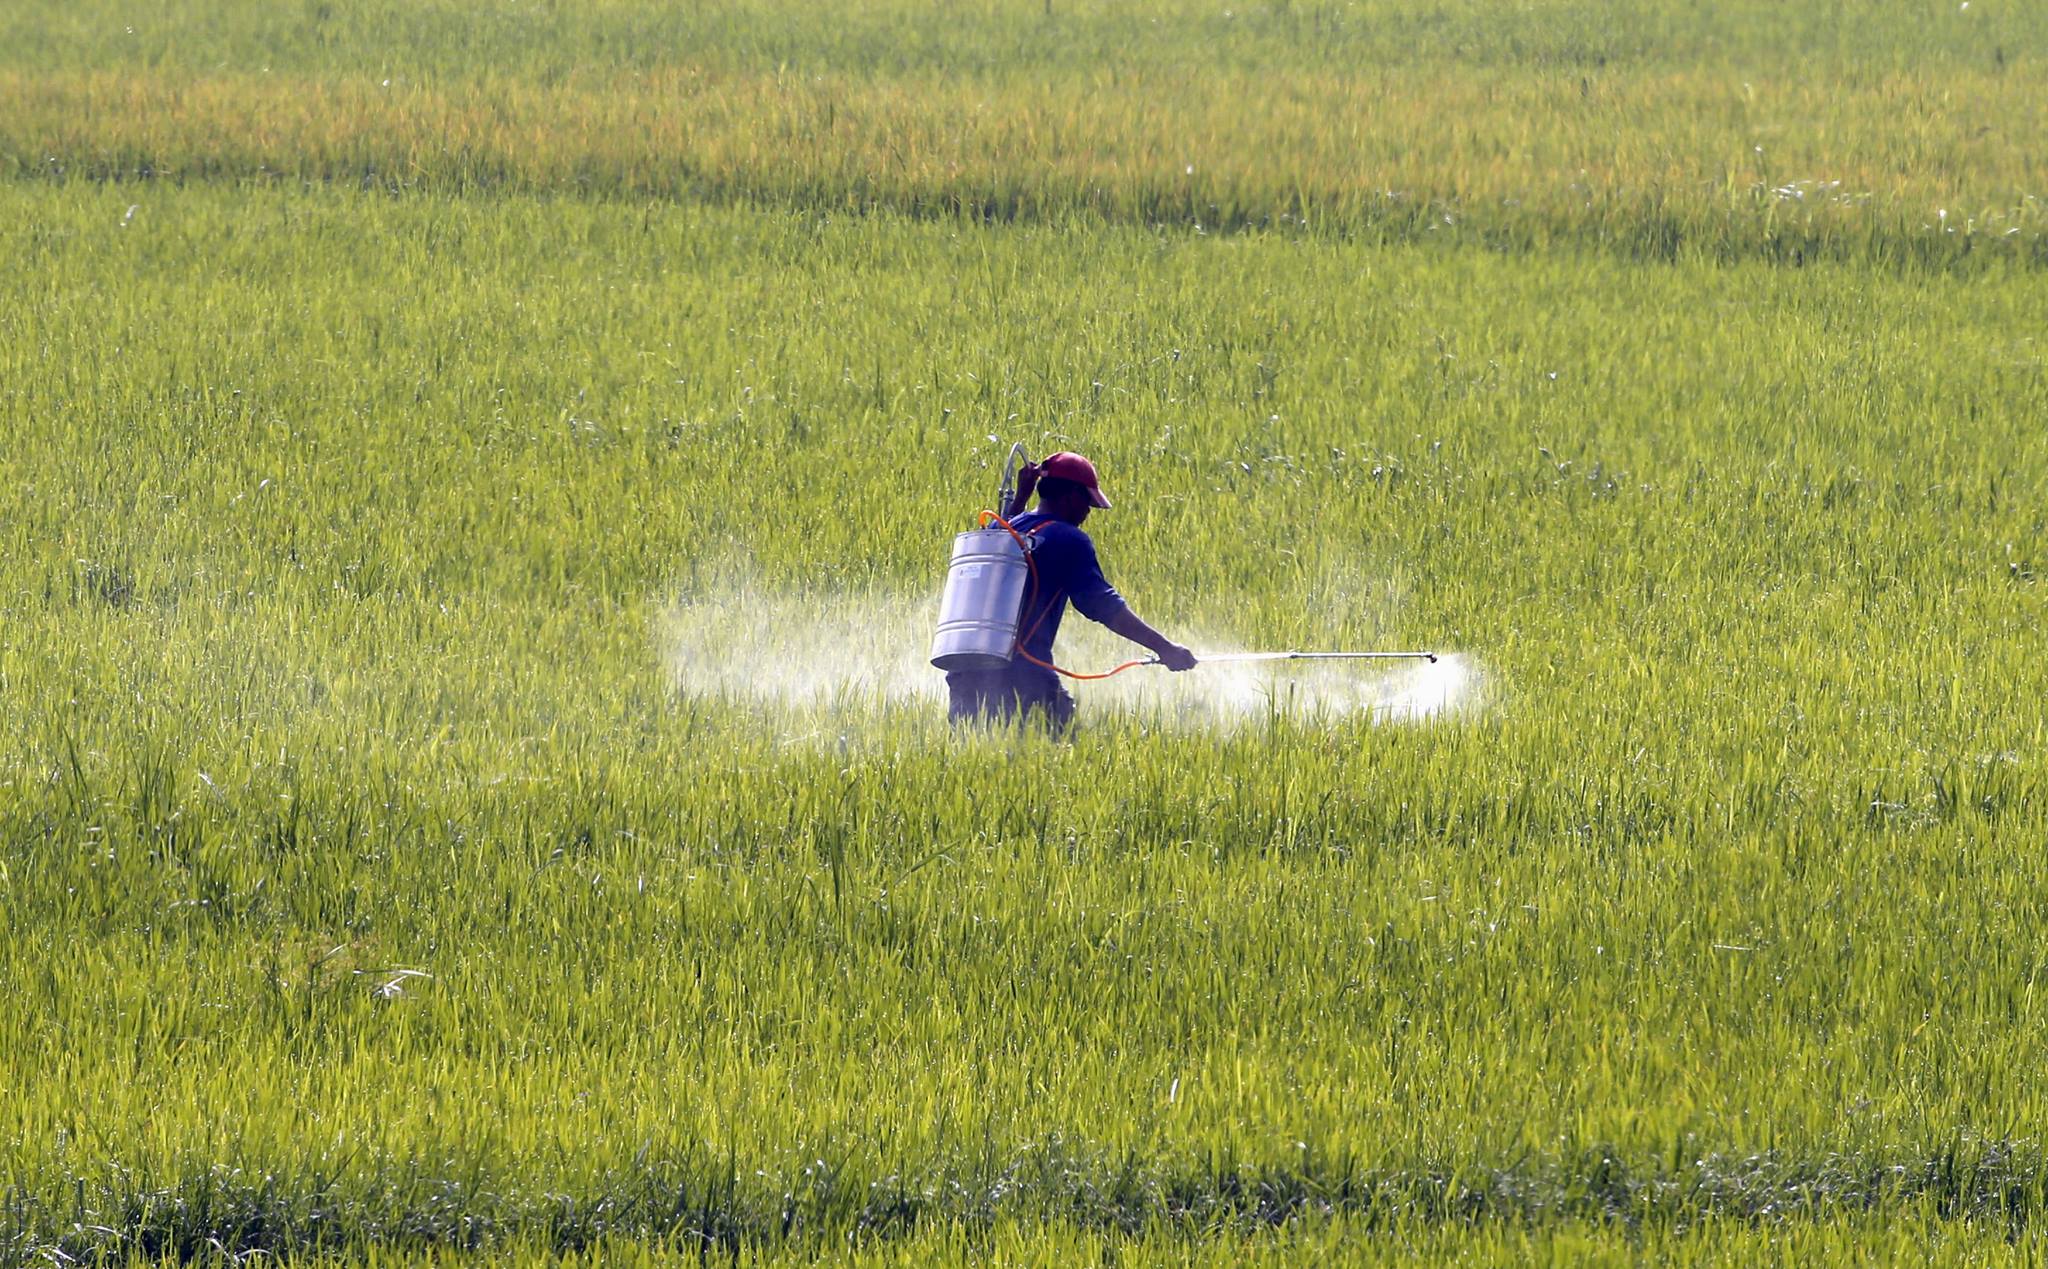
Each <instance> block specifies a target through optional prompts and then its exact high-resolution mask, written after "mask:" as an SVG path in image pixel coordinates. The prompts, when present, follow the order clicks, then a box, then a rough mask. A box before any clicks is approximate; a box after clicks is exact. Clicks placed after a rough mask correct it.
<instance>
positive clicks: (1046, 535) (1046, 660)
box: [946, 453, 1196, 731]
mask: <svg viewBox="0 0 2048 1269" xmlns="http://www.w3.org/2000/svg"><path fill="white" fill-rule="evenodd" d="M1034 492H1036V493H1037V495H1038V508H1037V509H1036V510H1034V511H1026V510H1024V508H1025V506H1026V505H1027V504H1028V503H1029V501H1030V499H1031V495H1032V494H1033V493H1034ZM1108 506H1109V499H1108V498H1105V497H1103V495H1102V488H1101V484H1100V482H1099V481H1098V479H1097V477H1096V474H1095V464H1093V463H1091V462H1089V461H1088V460H1087V459H1086V458H1083V457H1082V456H1081V455H1079V454H1071V453H1059V454H1052V455H1049V456H1048V457H1047V458H1046V459H1045V460H1044V461H1043V462H1039V463H1027V464H1025V465H1024V467H1023V468H1022V469H1021V470H1019V471H1018V473H1017V489H1016V494H1015V496H1014V497H1012V498H1011V499H1010V500H1009V501H1008V503H1007V504H1006V505H1004V507H1003V508H1002V515H1001V520H1002V521H1003V522H1004V523H1006V524H1007V525H1008V527H1009V529H1010V530H1011V531H1012V532H1013V533H1014V534H1015V535H1016V536H1017V537H1018V538H1020V539H1022V540H1023V543H1024V545H1025V547H1026V548H1027V549H1028V551H1029V553H1030V563H1031V569H1032V573H1033V577H1034V583H1035V584H1034V585H1033V586H1032V588H1031V590H1030V591H1029V592H1028V593H1027V594H1026V595H1025V597H1024V602H1023V606H1022V609H1021V612H1020V613H1019V618H1018V625H1017V638H1016V656H1015V658H1014V659H1012V660H1011V661H1010V662H1009V663H1008V664H1006V665H1002V666H1000V667H991V668H973V669H952V670H948V672H947V674H946V688H947V691H948V693H949V694H950V696H951V698H952V710H951V712H952V717H953V719H954V721H955V722H962V721H966V720H970V719H976V718H1003V719H1008V718H1016V717H1020V716H1023V715H1027V714H1029V713H1031V712H1032V711H1034V710H1037V711H1043V714H1044V717H1045V720H1046V721H1047V722H1048V723H1049V724H1050V725H1051V726H1052V727H1053V728H1054V729H1055V730H1059V731H1064V730H1065V729H1066V728H1067V727H1068V726H1069V725H1070V724H1071V723H1072V721H1073V717H1074V698H1073V696H1072V695H1071V694H1070V693H1069V692H1068V691H1067V690H1066V688H1065V687H1063V686H1062V685H1061V684H1060V680H1059V672H1058V671H1056V670H1055V669H1054V668H1053V665H1054V660H1053V640H1054V639H1056V638H1057V637H1058V635H1059V630H1060V618H1061V617H1062V616H1064V615H1065V614H1066V610H1067V604H1068V602H1069V601H1071V602H1072V603H1073V605H1074V607H1075V608H1077V609H1079V610H1080V612H1081V615H1082V616H1084V617H1087V618H1089V619H1090V620H1091V621H1096V622H1100V623H1101V624H1102V625H1104V626H1107V627H1109V629H1111V630H1112V631H1115V632H1116V633H1117V634H1120V635H1122V636H1123V637H1124V638H1126V639H1129V640H1130V641H1131V642H1132V643H1135V644H1137V645H1139V646H1140V647H1142V648H1145V649H1147V650H1148V651H1150V652H1151V653H1152V654H1153V655H1154V656H1155V657H1157V658H1158V659H1159V663H1160V664H1161V665H1164V666H1165V667H1166V668H1168V669H1170V670H1191V669H1193V668H1194V667H1195V664H1196V658H1195V654H1194V653H1192V652H1190V651H1188V650H1187V649H1186V648H1184V647H1182V646H1181V645H1180V644H1178V643H1175V642H1174V641H1173V640H1171V639H1169V638H1167V637H1166V636H1165V635H1163V634H1161V633H1159V632H1158V631H1157V630H1154V629H1153V628H1152V627H1151V626H1149V625H1147V624H1146V623H1145V622H1144V621H1143V620H1141V619H1140V618H1139V617H1138V615H1137V614H1136V613H1134V612H1132V611H1131V608H1130V605H1128V604H1126V603H1125V602H1124V599H1123V596H1121V595H1119V594H1117V592H1116V588H1115V587H1113V586H1111V585H1110V584H1109V582H1108V580H1107V579H1106V578H1104V577H1103V575H1102V567H1101V565H1100V564H1099V563H1098V562H1097V560H1096V557H1095V543H1094V542H1093V541H1092V540H1091V539H1090V538H1089V537H1088V535H1087V534H1086V533H1085V532H1083V531H1082V529H1081V525H1082V523H1083V522H1084V521H1086V520H1087V519H1088V516H1089V513H1090V512H1092V511H1094V510H1095V509H1096V508H1098V507H1101V508H1107V507H1108Z"/></svg>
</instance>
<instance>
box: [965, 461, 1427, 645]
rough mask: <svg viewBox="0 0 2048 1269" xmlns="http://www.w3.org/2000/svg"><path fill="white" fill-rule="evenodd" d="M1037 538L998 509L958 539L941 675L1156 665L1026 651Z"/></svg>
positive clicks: (1008, 495)
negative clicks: (1076, 662) (1076, 664)
mask: <svg viewBox="0 0 2048 1269" xmlns="http://www.w3.org/2000/svg"><path fill="white" fill-rule="evenodd" d="M1028 461H1029V459H1028V458H1027V457H1026V454H1025V450H1024V444H1023V442H1021V441H1019V442H1018V443H1017V444H1015V445H1012V446H1011V447H1010V457H1009V459H1008V461H1006V462H1005V463H1004V464H1003V479H1002V484H1001V485H1000V486H999V487H998V489H997V492H996V505H997V506H998V507H1001V508H1003V509H1004V510H1006V511H1007V510H1008V509H1009V507H1010V505H1011V503H1012V502H1013V501H1014V500H1015V499H1016V496H1017V473H1018V472H1019V471H1020V470H1021V469H1022V467H1023V466H1024V464H1025V463H1026V462H1028ZM1036 545H1037V543H1036V540H1035V539H1034V538H1033V536H1032V533H1031V531H1030V530H1028V529H1027V530H1024V531H1022V532H1020V531H1018V530H1017V529H1015V528H1013V527H1012V526H1011V524H1010V522H1009V521H1008V520H1007V519H1005V518H1004V517H1003V516H1002V515H1001V514H998V513H997V512H994V511H984V512H982V513H981V515H980V517H979V519H978V521H977V523H976V527H974V528H972V529H969V530H968V531H967V532H965V533H962V534H959V535H958V536H956V537H955V538H954V539H953V559H952V562H951V563H950V564H949V565H948V566H947V569H946V589H945V592H944V594H943V595H942V596H941V597H940V599H939V625H938V629H937V631H936V632H934V634H933V636H932V651H931V662H932V664H933V665H935V666H937V667H938V668H939V669H941V670H949V671H950V670H999V669H1002V668H1003V667H1004V666H1006V665H1008V664H1010V662H1011V661H1012V660H1014V659H1016V658H1017V657H1022V658H1024V659H1025V660H1026V661H1029V662H1031V663H1032V664H1034V665H1037V666H1041V667H1043V668H1044V669H1048V670H1052V671H1054V672H1055V673H1058V674H1063V675H1065V676H1066V677H1068V678H1070V679H1106V678H1108V677H1110V676H1111V675H1113V674H1122V673H1123V672H1124V671H1125V670H1129V669H1134V668H1136V667H1138V666H1141V665H1158V664H1159V663H1160V662H1159V658H1158V657H1142V658H1139V659H1138V660H1135V661H1126V662H1124V663H1123V664H1122V665H1119V666H1116V667H1114V668H1113V669H1110V670H1106V671H1104V672H1102V673H1100V674H1082V673H1079V672H1077V671H1074V670H1069V669H1066V668H1064V667H1062V666H1057V665H1054V664H1052V663H1051V662H1050V661H1041V660H1039V659H1038V658H1037V657H1035V656H1032V655H1031V654H1030V653H1029V652H1026V651H1025V650H1024V640H1025V639H1027V638H1029V637H1030V634H1031V632H1030V631H1023V632H1021V633H1020V632H1019V629H1018V627H1019V626H1020V625H1021V624H1022V622H1023V618H1024V614H1025V612H1026V611H1028V610H1029V609H1030V608H1032V607H1034V606H1036V605H1035V602H1033V601H1035V600H1036V599H1037V597H1038V569H1037V567H1036V565H1035V563H1034V562H1033V560H1032V558H1031V553H1032V550H1033V549H1034V548H1035V547H1036ZM1436 659H1437V654H1436V653H1434V652H1217V653H1198V654H1197V656H1196V660H1197V662H1198V663H1199V664H1202V665H1218V664H1241V663H1246V662H1263V661H1427V662H1430V663H1432V664H1434V663H1435V661H1436Z"/></svg>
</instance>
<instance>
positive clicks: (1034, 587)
mask: <svg viewBox="0 0 2048 1269" xmlns="http://www.w3.org/2000/svg"><path fill="white" fill-rule="evenodd" d="M991 524H999V525H1001V526H1003V532H1005V533H1007V534H1009V535H1010V536H1011V537H1013V538H1015V539H1016V540H1017V548H1018V549H1019V550H1021V551H1023V552H1024V567H1025V568H1027V569H1029V570H1030V572H1031V595H1030V597H1029V598H1028V599H1026V600H1025V601H1024V608H1025V610H1026V611H1029V610H1030V608H1031V606H1032V605H1033V604H1035V603H1037V602H1038V589H1039V588H1038V561H1037V560H1034V559H1032V558H1031V546H1030V544H1029V543H1027V542H1026V541H1025V540H1024V535H1023V534H1021V533H1019V532H1017V530H1016V529H1014V528H1012V527H1011V526H1010V522H1009V521H1008V520H1005V519H1003V518H1002V517H1001V516H999V515H997V514H996V513H995V512H993V511H984V512H982V513H981V527H982V528H984V529H986V528H987V527H988V526H989V525H991ZM1051 611H1052V605H1051V604H1047V605H1046V606H1045V607H1044V608H1043V609H1041V610H1040V611H1039V614H1038V620H1036V621H1034V622H1032V623H1031V629H1029V630H1026V631H1023V632H1021V633H1019V634H1018V636H1017V655H1018V656H1020V657H1023V658H1024V659H1025V660H1026V661H1029V662H1030V663H1031V664H1033V665H1035V666H1038V667H1040V668H1042V669H1047V670H1051V671H1052V672H1053V673H1055V674H1064V675H1066V676H1067V677H1068V678H1070V679H1076V680H1079V681H1082V682H1088V681H1092V680H1095V679H1106V678H1111V677H1114V676H1115V675H1118V674H1122V673H1123V672H1124V671H1125V670H1134V669H1136V668H1137V667H1139V666H1141V665H1155V664H1157V663H1158V658H1156V657H1140V658H1138V659H1137V660H1135V661H1126V662H1124V663H1123V664H1122V665H1119V666H1117V667H1116V668H1115V669H1112V670H1104V671H1103V672H1102V673H1100V674H1083V673H1081V672H1080V671H1078V670H1069V669H1066V668H1064V667H1062V666H1057V665H1054V664H1053V663H1052V662H1050V661H1041V660H1039V659H1038V658H1037V657H1035V656H1032V655H1031V654H1030V653H1029V652H1026V651H1025V650H1024V641H1025V640H1026V639H1029V638H1030V637H1031V636H1032V635H1035V634H1037V633H1038V628H1039V627H1040V626H1042V625H1044V624H1045V618H1046V614H1048V613H1050V612H1051Z"/></svg>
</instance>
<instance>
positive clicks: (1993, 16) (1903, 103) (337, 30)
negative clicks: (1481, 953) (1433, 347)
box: [0, 3, 2048, 267]
mask: <svg viewBox="0 0 2048 1269" xmlns="http://www.w3.org/2000/svg"><path fill="white" fill-rule="evenodd" d="M1863 8H1864V7H1842V8H1831V7H1829V6H1746V7H1741V8H1739V9H1729V8H1728V7H1726V6H1717V7H1716V9H1715V11H1714V13H1713V14H1712V15H1710V16H1702V15H1698V14H1687V13H1685V12H1683V11H1680V10H1678V9H1677V8H1675V7H1671V8H1667V7H1664V6H1656V5H1630V6H1590V7H1589V6H1556V5H1546V6H1524V7H1518V8H1515V9H1513V10H1508V11H1503V10H1502V9H1501V8H1500V7H1499V6H1492V5H1484V6H1481V5H1454V6H1449V7H1447V8H1446V9H1444V10H1441V11H1437V12H1436V13H1434V14H1432V15H1422V14H1418V13H1415V12H1410V11H1408V9H1407V8H1406V7H1403V8H1400V9H1395V8H1393V7H1391V6H1379V5H1373V6H1365V7H1363V8H1361V7H1360V6H1355V5H1353V6H1306V7H1299V8H1297V7H1294V6H1277V7H1275V6H1254V7H1253V8H1251V9H1247V10H1245V11H1244V12H1242V13H1238V12H1236V11H1231V12H1229V13H1223V12H1221V11H1215V10H1210V9H1208V8H1202V9H1191V8H1187V7H1185V6H1177V5H1155V6H1150V7H1146V6H1139V7H1136V8H1133V9H1130V10H1128V11H1126V10H1124V9H1122V8H1121V7H1119V8H1118V9H1115V10H1096V9H1093V8H1090V9H1084V10H1080V11H1077V12H1076V13H1075V14H1072V15H1061V14H1059V13H1058V12H1055V14H1054V15H1053V16H1051V17H1047V16H1046V15H1044V14H1043V13H1041V12H1040V11H1039V8H1038V6H1035V5H1003V6H990V7H989V8H987V9H986V10H984V11H982V12H979V13H962V14H959V15H954V16H953V17H951V18H950V19H949V20H948V21H946V22H939V23H934V22H930V21H925V20H923V19H921V18H919V17H918V16H917V15H916V13H915V11H914V10H912V9H909V8H905V7H903V6H901V5H897V4H894V3H889V4H867V5H855V6H852V7H851V8H850V9H848V10H846V12H845V13H843V14H836V15H835V18H834V20H832V21H819V20H817V19H816V18H815V16H814V15H809V14H808V13H805V12H799V11H796V10H784V9H780V8H776V7H773V6H771V7H769V8H766V9H746V10H734V9H728V8H723V7H720V6H704V7H699V6H687V7H674V8H669V7H652V6H641V5H621V6H613V7H609V8H603V9H599V10H597V11H594V12H585V11H584V10H582V9H581V8H579V9H578V10H577V11H576V13H575V14H574V15H573V16H572V15H570V14H569V13H568V12H567V11H556V10H553V9H550V8H545V7H534V8H531V9H527V10H520V9H517V8H516V7H515V8H508V9H505V10H503V11H489V12H477V11H471V10H470V9H468V8H460V9H456V8H449V7H446V6H412V5H407V6H399V7H397V8H395V9H385V8H380V7H377V6H359V7H351V8H349V9H347V10H346V11H344V12H341V13H336V12H333V11H331V10H329V9H328V8H327V7H326V6H312V7H309V8H307V9H305V10H304V11H297V10H292V9H290V8H280V9H272V8H269V7H265V8H263V9H262V10H260V11H259V10H253V9H238V8H234V7H232V6H231V7H229V8H228V9H226V10H219V11H216V10H215V9H214V8H212V7H209V8H208V9H207V10H206V11H204V12H196V11H195V12H186V11H181V10H165V11H163V12H154V11H153V12H152V14H151V15H150V16H149V17H146V18H140V19H138V18H132V17H124V16H123V14H124V13H125V11H121V10H116V9H113V8H108V9H105V10H100V9H97V8H94V7H90V6H89V7H88V9H87V11H86V12H87V14H89V15H90V16H67V17H64V18H58V17H56V16H54V15H53V14H51V13H49V12H47V11H36V10H34V9H33V8H32V9H31V11H30V16H29V17H26V18H18V19H17V20H16V21H17V26H18V28H19V30H20V35H19V38H18V47H19V48H20V49H21V50H22V51H20V52H17V53H16V54H15V55H13V56H10V57H5V58H4V59H0V100H5V101H7V102H8V103H9V105H8V107H7V109H6V110H4V111H0V169H4V170H6V171H9V172H11V173H12V174H13V175H15V176H16V177H17V178H19V177H24V176H28V177H40V178H53V179H77V178H86V179H93V180H122V181H134V180H171V181H178V182H190V181H196V180H230V181H249V180H255V181H266V182H282V183H287V184H300V183H305V182H314V183H321V184H328V183H339V184H344V185H349V186H357V185H361V186H366V187H371V188H378V189H390V190H416V191H437V192H444V193H471V192H475V191H479V190H502V189H509V190H514V191H523V192H548V193H568V194H575V195H578V196H595V197H608V198H621V199H627V200H642V199H648V198H656V199H664V200H677V199H681V200H689V201H701V200H707V199H708V200H713V201H721V202H732V203H740V204H745V205H757V206H772V207H785V208H787V207H797V208H806V209H812V210H816V211H820V212H827V213H847V212H852V213H866V212H871V211H874V210H877V209H888V210H895V211H899V212H905V213H910V214H914V215H920V216H936V217H943V218H947V219H954V218H965V219H970V220H997V221H1019V220H1021V221H1031V222H1054V221H1059V220H1063V219H1070V218H1076V217H1079V218H1083V219H1086V220H1109V221H1114V222H1120V223H1132V224H1140V225H1155V224H1170V225H1175V226H1182V227H1194V226H1199V227H1201V228H1203V229H1205V230H1212V231H1213V230H1218V229H1222V230H1229V229H1239V228H1244V227H1247V226H1292V227H1296V228H1301V227H1306V228H1308V229H1309V230H1310V231H1312V232H1321V233H1327V234H1338V235H1344V236H1350V237H1361V238H1365V239H1368V240H1372V241H1384V240H1411V239H1419V238H1447V239H1455V240H1459V241H1468V242H1476V243H1481V244H1484V245H1487V246H1490V247H1493V248H1496V249H1499V250H1504V251H1509V252H1525V251H1531V250H1542V249H1547V248H1550V247H1553V246H1558V245H1571V244H1582V245H1583V244H1597V245H1601V246H1604V247H1607V248H1610V249H1613V250H1617V251H1622V252H1625V253H1628V254H1631V255H1635V256H1642V257H1649V258H1678V257H1685V256H1704V257H1708V258H1736V257H1749V256H1760V257H1764V258H1768V259H1772V260H1779V261H1787V262H1793V263H1804V262H1806V261H1808V260H1812V259H1815V258H1818V257H1842V258H1851V259H1857V260H1864V261H1871V262H1900V261H1915V262H1927V263H1933V264H1936V265H1939V266H1943V267H1952V266H1954V265H1956V264H1957V263H1958V262H1962V261H1970V260H1974V259H1976V258H1979V257H1981V256H1984V255H1986V254H1988V255H1991V256H1993V257H2000V258H2017V259H2021V260H2025V261H2028V262H2032V263H2039V262H2040V260H2041V259H2042V252H2043V250H2044V248H2043V246H2042V244H2043V242H2044V241H2048V239H2044V238H2043V236H2042V232H2041V230H2042V219H2041V218H2042V215H2043V204H2042V201H2041V200H2042V199H2043V198H2048V168H2044V166H2043V159H2042V155H2041V150H2040V147H2039V146H2037V145H2034V144H2032V141H2033V138H2035V137H2037V136H2039V135H2041V134H2042V133H2043V132H2044V131H2048V113H2044V112H2048V107H2044V106H2043V104H2042V103H2043V100H2044V95H2043V94H2042V93H2040V92H2038V91H2036V88H2037V84H2038V81H2039V78H2040V76H2039V67H2040V66H2041V65H2042V63H2041V60H2040V59H2041V55H2042V49H2041V46H2040V37H2039V32H2038V31H2036V30H2034V29H2032V28H2031V26H2030V25H2029V24H2027V23H2025V22H2024V21H2023V20H2021V19H2020V18H2019V17H2018V16H2017V10H2015V9H2010V8H2009V7H2007V6H1997V5H1994V6H1990V11H1988V12H1983V13H1973V12H1971V11H1969V10H1958V11H1956V12H1952V13H1951V12H1942V13H1939V14H1936V13H1934V12H1932V10H1931V9H1929V7H1928V6H1925V5H1917V4H1916V5H1896V6H1888V7H1887V13H1886V16H1885V18H1884V19H1882V20H1879V21H1876V22H1873V21H1870V20H1869V16H1868V15H1867V14H1865V13H1864V12H1863ZM138 21H140V22H141V23H142V26H141V27H140V28H139V29H138V28H136V27H135V25H134V24H135V23H136V22H138ZM1872 31H1878V32H1882V33H1883V34H1884V36H1885V37H1886V38H1885V39H1884V40H1882V41H1879V40H1873V39H1871V38H1869V34H1870V32H1872Z"/></svg>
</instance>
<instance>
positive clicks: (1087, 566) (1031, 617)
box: [1010, 511, 1124, 661]
mask: <svg viewBox="0 0 2048 1269" xmlns="http://www.w3.org/2000/svg"><path fill="white" fill-rule="evenodd" d="M1010 526H1011V527H1012V528H1014V529H1016V530H1017V532H1018V533H1020V534H1022V535H1024V539H1025V540H1026V541H1027V542H1030V543H1032V549H1031V562H1032V564H1033V565H1034V566H1036V569H1037V573H1038V591H1037V593H1036V594H1035V595H1034V594H1033V593H1032V591H1031V589H1030V586H1029V584H1028V583H1027V584H1026V586H1025V590H1024V620H1023V623H1022V624H1021V625H1019V626H1018V627H1017V635H1018V637H1019V638H1020V639H1022V640H1023V648H1024V650H1025V651H1026V652H1029V653H1030V654H1031V655H1032V656H1035V657H1037V658H1038V659H1039V660H1041V661H1050V660H1052V641H1053V638H1054V636H1056V635H1058V634H1059V632H1060V618H1061V617H1062V616H1064V615H1065V614H1066V611H1067V601H1068V600H1070V599H1071V600H1072V601H1074V607H1076V608H1078V609H1080V610H1081V615H1082V616H1084V617H1086V618H1088V619H1089V620H1090V621H1108V620H1110V619H1111V618H1113V617H1115V616H1116V615H1117V614H1118V613H1119V612H1122V611H1123V609H1124V597H1123V596H1122V595H1119V594H1117V593H1116V587H1114V586H1111V585H1110V584H1109V582H1108V581H1107V580H1106V579H1105V578H1104V577H1103V576H1102V565H1101V564H1099V563H1097V562H1096V559H1095V543H1094V542H1092V541H1090V540H1089V537H1088V535H1087V534H1086V533H1083V532H1081V530H1080V529H1079V528H1077V527H1075V526H1074V525H1071V524H1068V523H1067V522H1066V521H1064V520H1055V519H1053V518H1052V517H1051V516H1049V515H1046V514H1045V513H1044V512H1042V511H1027V512H1025V513H1024V514H1023V515H1021V516H1018V517H1017V518H1016V519H1014V520H1012V521H1010Z"/></svg>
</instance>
